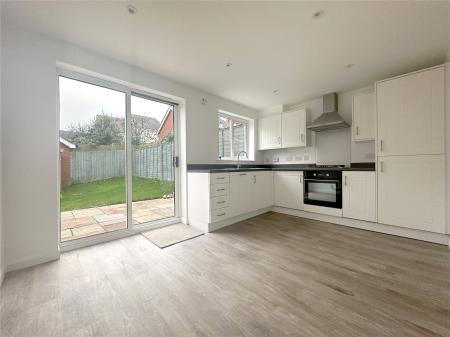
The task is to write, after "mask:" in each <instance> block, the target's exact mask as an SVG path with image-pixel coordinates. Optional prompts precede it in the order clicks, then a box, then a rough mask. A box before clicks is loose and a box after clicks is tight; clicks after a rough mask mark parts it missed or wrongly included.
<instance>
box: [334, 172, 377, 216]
mask: <svg viewBox="0 0 450 337" xmlns="http://www.w3.org/2000/svg"><path fill="white" fill-rule="evenodd" d="M342 181H343V187H342V215H343V217H345V218H352V219H359V220H365V221H372V222H375V221H376V187H375V186H376V185H375V184H376V174H375V172H363V171H358V172H356V171H344V172H342Z"/></svg>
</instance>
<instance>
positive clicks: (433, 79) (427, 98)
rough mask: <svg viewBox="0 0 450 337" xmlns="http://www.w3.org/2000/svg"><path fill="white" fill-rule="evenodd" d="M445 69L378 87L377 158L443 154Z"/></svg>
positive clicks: (433, 70)
mask: <svg viewBox="0 0 450 337" xmlns="http://www.w3.org/2000/svg"><path fill="white" fill-rule="evenodd" d="M444 88H445V79H444V68H443V67H438V68H433V69H430V70H424V71H420V72H416V73H412V74H409V75H404V76H400V77H397V78H394V79H390V80H386V81H381V82H378V83H377V84H376V109H377V123H378V129H377V143H378V144H377V153H378V156H390V155H416V154H442V153H444V128H445V123H444V114H445V108H444V103H445V102H444V101H445V99H444Z"/></svg>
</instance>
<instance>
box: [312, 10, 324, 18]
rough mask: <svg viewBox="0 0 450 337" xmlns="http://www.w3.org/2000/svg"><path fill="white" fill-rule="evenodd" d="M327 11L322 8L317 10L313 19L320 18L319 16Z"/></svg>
mask: <svg viewBox="0 0 450 337" xmlns="http://www.w3.org/2000/svg"><path fill="white" fill-rule="evenodd" d="M324 13H325V12H324V11H323V10H322V9H321V10H318V11H317V12H314V14H313V16H312V17H313V19H318V18H320V17H321V16H322V15H323V14H324Z"/></svg>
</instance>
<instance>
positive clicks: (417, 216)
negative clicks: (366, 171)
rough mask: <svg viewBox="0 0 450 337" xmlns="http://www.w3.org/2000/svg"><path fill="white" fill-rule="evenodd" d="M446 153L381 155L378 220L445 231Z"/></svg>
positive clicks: (409, 226)
mask: <svg viewBox="0 0 450 337" xmlns="http://www.w3.org/2000/svg"><path fill="white" fill-rule="evenodd" d="M444 160H445V159H444V156H443V155H419V156H391V157H379V158H378V222H380V223H383V224H388V225H395V226H400V227H407V228H413V229H419V230H424V231H430V232H436V233H445V207H444V202H445V183H444V182H445V170H444Z"/></svg>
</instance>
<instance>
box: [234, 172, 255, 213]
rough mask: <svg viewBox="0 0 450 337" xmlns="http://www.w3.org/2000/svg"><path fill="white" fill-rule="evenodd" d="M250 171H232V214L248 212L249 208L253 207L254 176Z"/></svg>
mask: <svg viewBox="0 0 450 337" xmlns="http://www.w3.org/2000/svg"><path fill="white" fill-rule="evenodd" d="M250 173H251V172H232V173H230V212H231V214H232V216H236V215H239V214H244V213H247V212H249V209H251V208H253V206H252V202H253V200H252V197H253V177H252V176H251V175H250Z"/></svg>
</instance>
